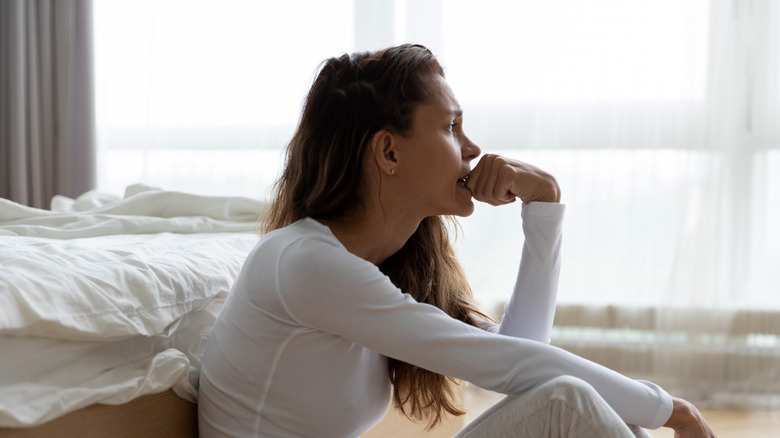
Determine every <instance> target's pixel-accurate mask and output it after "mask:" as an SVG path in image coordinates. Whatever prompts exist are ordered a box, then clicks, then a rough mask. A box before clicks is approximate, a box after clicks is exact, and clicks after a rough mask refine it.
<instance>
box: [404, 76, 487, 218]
mask: <svg viewBox="0 0 780 438" xmlns="http://www.w3.org/2000/svg"><path fill="white" fill-rule="evenodd" d="M429 84H430V85H429V86H430V87H432V89H433V91H434V94H435V96H436V97H435V99H434V101H433V103H431V104H426V105H421V106H419V107H418V108H417V110H416V111H415V113H414V118H413V124H412V129H411V132H409V133H408V134H407V135H406V136H405V137H402V138H401V140H400V143H399V152H400V154H401V161H400V162H399V165H398V177H399V178H403V179H404V181H405V182H407V183H408V187H407V188H406V193H407V194H408V197H409V199H408V204H407V205H408V207H409V208H414V209H417V210H419V212H420V214H421V215H422V216H423V217H427V216H435V215H457V216H468V215H470V214H471V213H472V212H473V211H474V204H473V202H472V199H471V191H469V189H467V188H466V185H465V181H464V178H465V177H466V176H467V175H468V174H469V172H470V171H471V164H470V163H471V160H473V159H474V158H476V157H478V156H479V154H480V153H481V151H480V149H479V147H478V146H477V145H475V144H474V143H472V142H471V140H469V139H468V137H466V134H465V133H464V132H463V111H462V110H461V108H460V104H459V103H458V101H457V99H455V95H454V94H453V93H452V90H451V89H450V87H449V85H448V84H447V82H446V81H445V80H444V78H442V77H441V76H439V75H434V76H431V78H430V79H429Z"/></svg>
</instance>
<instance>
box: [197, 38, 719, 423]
mask: <svg viewBox="0 0 780 438" xmlns="http://www.w3.org/2000/svg"><path fill="white" fill-rule="evenodd" d="M479 155H480V149H479V147H477V145H475V144H474V143H472V142H471V141H470V140H469V139H468V138H467V137H466V135H465V134H464V132H463V114H462V111H461V109H460V106H459V105H458V102H457V100H456V99H455V97H454V95H453V93H452V91H451V90H450V88H449V86H448V85H447V83H446V81H445V80H444V73H443V71H442V68H441V66H440V65H439V64H438V62H437V61H436V59H435V58H434V56H433V54H432V53H431V52H430V51H429V50H428V49H426V48H425V47H422V46H419V45H402V46H399V47H393V48H389V49H386V50H382V51H379V52H375V53H356V54H354V55H343V56H341V57H338V58H332V59H329V60H327V61H326V62H324V64H323V65H322V67H321V70H320V72H319V74H318V76H317V78H316V80H315V81H314V84H313V85H312V88H311V90H310V92H309V95H308V97H307V99H306V102H305V106H304V109H303V113H302V116H301V120H300V124H299V126H298V129H297V131H296V133H295V135H294V137H293V138H292V140H291V142H290V144H289V147H288V150H287V163H286V167H285V169H284V172H283V174H282V175H281V177H280V179H279V181H278V182H277V185H276V198H275V200H274V201H273V203H272V205H271V206H270V208H269V210H268V212H267V214H266V215H265V217H264V218H263V222H262V231H263V232H264V233H265V235H264V237H263V238H262V239H261V241H260V243H259V244H258V245H257V246H256V248H255V249H254V250H253V251H252V253H251V254H250V255H249V256H248V258H247V260H246V262H245V265H244V268H243V269H242V271H241V274H240V275H239V277H238V279H237V280H236V283H235V285H234V287H233V290H232V292H231V295H230V298H229V299H228V301H227V303H226V304H225V307H224V309H223V311H222V313H221V315H220V316H219V319H218V321H217V324H216V326H215V329H214V333H213V335H212V337H211V339H210V340H209V343H208V347H207V351H206V354H205V356H204V359H203V366H202V374H201V380H200V404H199V425H200V433H201V436H203V437H216V436H235V437H249V436H257V437H356V436H359V435H360V434H362V433H365V432H366V431H368V430H369V429H370V428H371V427H373V426H374V425H375V424H376V423H377V422H379V421H380V420H381V419H382V417H383V415H384V414H385V411H386V410H387V407H388V403H389V401H390V399H391V398H392V399H393V400H394V402H395V404H396V405H397V406H399V407H401V408H402V409H403V410H404V412H405V413H406V414H407V415H408V416H409V417H411V418H413V419H417V420H427V421H428V422H429V424H430V425H434V424H435V423H436V422H438V421H439V420H440V418H441V416H442V415H446V414H454V415H459V414H462V413H463V412H462V411H461V410H460V409H459V408H458V406H457V404H456V403H455V401H454V400H453V393H452V391H451V385H452V383H453V381H454V380H453V379H460V380H467V381H470V382H473V383H474V384H476V385H478V386H480V387H483V388H487V389H491V390H494V391H499V392H502V393H505V394H508V395H509V396H508V397H507V398H506V399H505V400H504V401H502V402H500V403H499V404H498V405H496V406H494V407H493V408H491V409H490V410H489V411H488V413H486V414H485V415H483V416H482V417H480V418H479V419H478V420H476V421H475V422H474V423H472V424H471V425H469V426H468V427H467V428H466V429H464V430H463V431H462V432H461V433H460V434H459V436H460V437H490V436H534V437H536V436H599V437H608V436H615V437H619V436H633V434H634V433H636V434H640V435H641V434H646V432H644V431H643V430H641V429H639V428H634V429H633V430H634V432H633V433H632V431H631V430H632V429H630V428H629V427H628V426H626V424H634V425H639V426H642V427H651V428H656V427H660V426H662V425H667V426H670V427H673V428H675V430H676V431H677V433H678V436H680V437H683V436H685V437H705V436H714V434H713V433H712V431H711V430H710V428H709V426H708V425H707V423H706V422H705V421H704V420H703V419H702V418H701V416H700V415H699V413H698V411H696V409H695V408H694V407H693V406H691V405H690V404H689V403H687V402H685V401H683V400H680V399H673V398H672V397H670V396H669V395H668V394H666V393H665V392H664V391H663V390H662V389H661V388H659V387H658V386H656V385H654V384H652V383H649V382H640V381H634V380H631V379H628V378H626V377H624V376H621V375H619V374H617V373H615V372H613V371H610V370H608V369H606V368H603V367H601V366H598V365H596V364H594V363H591V362H588V361H586V360H584V359H581V358H579V357H577V356H574V355H572V354H569V353H567V352H565V351H562V350H560V349H557V348H555V347H552V346H550V345H548V342H549V333H550V330H551V325H552V318H553V312H554V301H555V296H556V288H557V279H558V268H559V260H560V239H561V222H562V218H563V206H562V205H560V204H559V203H558V202H559V200H560V191H559V188H558V185H557V183H556V181H555V179H554V178H553V177H552V176H550V175H548V174H546V173H545V172H543V171H541V170H539V169H537V168H535V167H533V166H530V165H527V164H523V163H519V162H516V161H511V160H508V159H505V158H502V157H498V156H495V155H485V156H484V157H482V158H481V160H480V161H479V163H478V164H477V165H476V166H475V167H474V169H473V170H472V169H471V162H472V160H474V159H475V158H477V157H478V156H479ZM516 198H520V199H521V200H522V202H523V209H522V217H523V230H524V232H525V235H526V242H525V244H524V247H523V254H522V262H521V266H520V269H519V273H518V277H517V278H518V280H517V284H516V286H515V291H514V294H513V296H512V299H511V300H510V302H509V304H508V305H507V308H506V314H505V316H504V318H503V319H502V322H501V324H500V325H497V324H494V323H493V322H491V321H490V318H488V317H487V316H486V315H485V314H483V313H482V312H480V311H479V310H478V309H477V306H476V304H475V303H474V301H473V299H472V296H471V292H470V289H469V286H468V284H467V283H466V279H465V276H464V275H463V272H462V271H461V269H460V266H459V265H458V262H457V260H456V259H455V255H454V253H453V249H452V247H451V246H450V241H449V238H448V234H447V224H446V222H445V220H444V219H443V218H442V216H443V215H457V216H467V215H469V214H471V213H472V211H473V209H474V205H473V199H476V200H477V201H481V202H487V203H489V204H492V205H502V204H507V203H511V202H514V201H515V199H516ZM445 376H448V377H445ZM391 392H392V396H391ZM645 436H646V435H645Z"/></svg>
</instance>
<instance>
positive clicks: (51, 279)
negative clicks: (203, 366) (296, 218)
mask: <svg viewBox="0 0 780 438" xmlns="http://www.w3.org/2000/svg"><path fill="white" fill-rule="evenodd" d="M261 209H262V203H260V202H259V201H255V200H252V199H247V198H231V197H208V196H198V195H193V194H186V193H178V192H166V191H162V190H156V189H151V188H148V187H144V186H133V187H130V188H128V192H127V193H126V195H125V197H124V198H121V199H120V198H117V197H112V196H109V195H105V194H101V193H97V192H92V193H87V194H85V195H83V196H81V197H79V198H77V199H68V198H62V197H57V198H55V199H54V200H53V201H52V210H39V209H34V208H29V207H25V206H22V205H19V204H15V203H13V202H10V201H8V200H0V426H5V427H19V426H32V425H36V424H40V423H42V422H45V421H47V420H50V419H53V418H56V417H59V416H61V415H64V414H66V413H68V412H71V411H73V410H76V409H79V408H81V407H84V406H87V405H90V404H92V403H96V402H100V403H107V404H119V403H124V402H127V401H129V400H132V399H133V398H136V397H139V396H141V395H144V394H150V393H156V392H160V391H162V390H165V389H167V388H173V389H174V390H175V391H176V392H177V394H179V395H180V396H182V397H184V398H187V399H190V400H195V398H196V396H197V391H196V385H197V378H198V370H199V365H200V355H201V353H202V348H203V346H204V344H205V339H206V338H207V336H208V334H209V333H210V330H211V327H212V325H213V323H214V320H215V317H216V314H217V313H218V311H219V308H220V303H221V301H222V300H223V299H224V297H225V296H226V295H227V292H228V291H229V290H230V287H231V286H232V283H233V280H234V278H235V276H236V275H237V274H238V271H239V269H240V267H241V265H242V263H243V260H244V258H245V257H246V254H247V253H248V252H249V250H250V249H251V248H252V247H253V246H254V244H255V243H256V241H257V239H258V237H257V234H256V232H255V229H256V219H257V216H258V214H259V213H260V211H261Z"/></svg>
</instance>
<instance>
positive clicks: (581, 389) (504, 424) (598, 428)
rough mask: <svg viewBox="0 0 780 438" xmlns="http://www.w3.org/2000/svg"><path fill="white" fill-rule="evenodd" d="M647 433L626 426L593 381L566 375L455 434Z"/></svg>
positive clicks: (628, 436) (554, 437)
mask: <svg viewBox="0 0 780 438" xmlns="http://www.w3.org/2000/svg"><path fill="white" fill-rule="evenodd" d="M647 436H648V434H647V432H645V431H644V430H643V429H642V428H638V427H632V428H629V427H628V426H626V424H625V423H623V421H622V420H621V419H620V417H618V415H617V414H616V413H615V411H614V410H612V408H611V407H609V405H607V403H606V402H605V401H604V400H603V399H602V398H601V396H599V395H598V393H597V392H596V391H595V390H594V389H593V388H592V387H591V386H590V385H588V384H587V383H585V382H584V381H582V380H580V379H577V378H575V377H569V376H564V377H559V378H556V379H553V380H551V381H549V382H547V383H545V384H543V385H541V386H539V387H536V388H534V389H532V390H530V391H528V392H526V393H524V394H521V395H517V396H507V397H505V398H504V399H502V400H501V401H499V402H498V403H496V404H495V405H493V406H491V407H490V408H489V409H488V410H487V411H485V412H484V413H482V415H480V416H479V417H478V418H477V419H476V420H474V421H473V422H471V423H470V424H468V425H467V426H466V427H465V428H464V429H463V430H462V431H460V432H459V433H458V434H457V435H456V436H455V438H496V437H516V438H520V437H529V438H539V437H546V438H575V437H576V438H582V437H599V438H601V437H615V438H634V437H640V438H644V437H647Z"/></svg>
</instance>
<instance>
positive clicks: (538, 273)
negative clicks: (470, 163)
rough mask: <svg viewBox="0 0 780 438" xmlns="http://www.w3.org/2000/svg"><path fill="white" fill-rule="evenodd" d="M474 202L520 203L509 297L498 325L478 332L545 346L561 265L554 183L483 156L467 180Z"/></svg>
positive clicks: (524, 167)
mask: <svg viewBox="0 0 780 438" xmlns="http://www.w3.org/2000/svg"><path fill="white" fill-rule="evenodd" d="M466 186H467V187H468V188H469V190H471V192H472V195H473V196H474V199H476V200H478V201H481V202H486V203H488V204H490V205H503V204H507V203H511V202H514V201H515V199H516V198H520V199H521V200H522V201H523V210H522V213H521V215H522V219H523V233H524V234H525V242H524V244H523V249H522V257H521V260H520V267H519V269H518V273H517V279H516V281H515V287H514V291H513V293H512V296H511V298H510V300H509V303H508V304H507V305H506V307H505V309H504V316H503V318H502V319H501V325H500V326H499V327H495V326H492V325H490V324H489V323H485V324H481V325H480V326H481V327H482V328H484V329H486V330H488V331H491V332H494V333H495V332H498V333H500V334H503V335H507V336H514V337H518V338H525V339H532V340H535V341H539V342H544V343H549V342H550V331H551V330H552V323H553V318H554V316H555V301H556V298H557V295H558V294H557V291H558V276H559V273H560V264H561V233H562V232H561V228H562V224H563V213H564V210H565V207H564V206H563V205H561V204H558V202H559V201H560V198H561V190H560V188H559V187H558V183H557V181H556V180H555V178H554V177H553V176H552V175H550V174H548V173H547V172H545V171H543V170H541V169H539V168H537V167H535V166H533V165H530V164H527V163H523V162H520V161H515V160H511V159H508V158H505V157H501V156H498V155H492V154H486V155H485V156H483V157H482V159H480V161H479V163H477V165H476V166H475V167H474V170H472V172H471V173H470V174H469V178H468V181H467V182H466Z"/></svg>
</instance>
